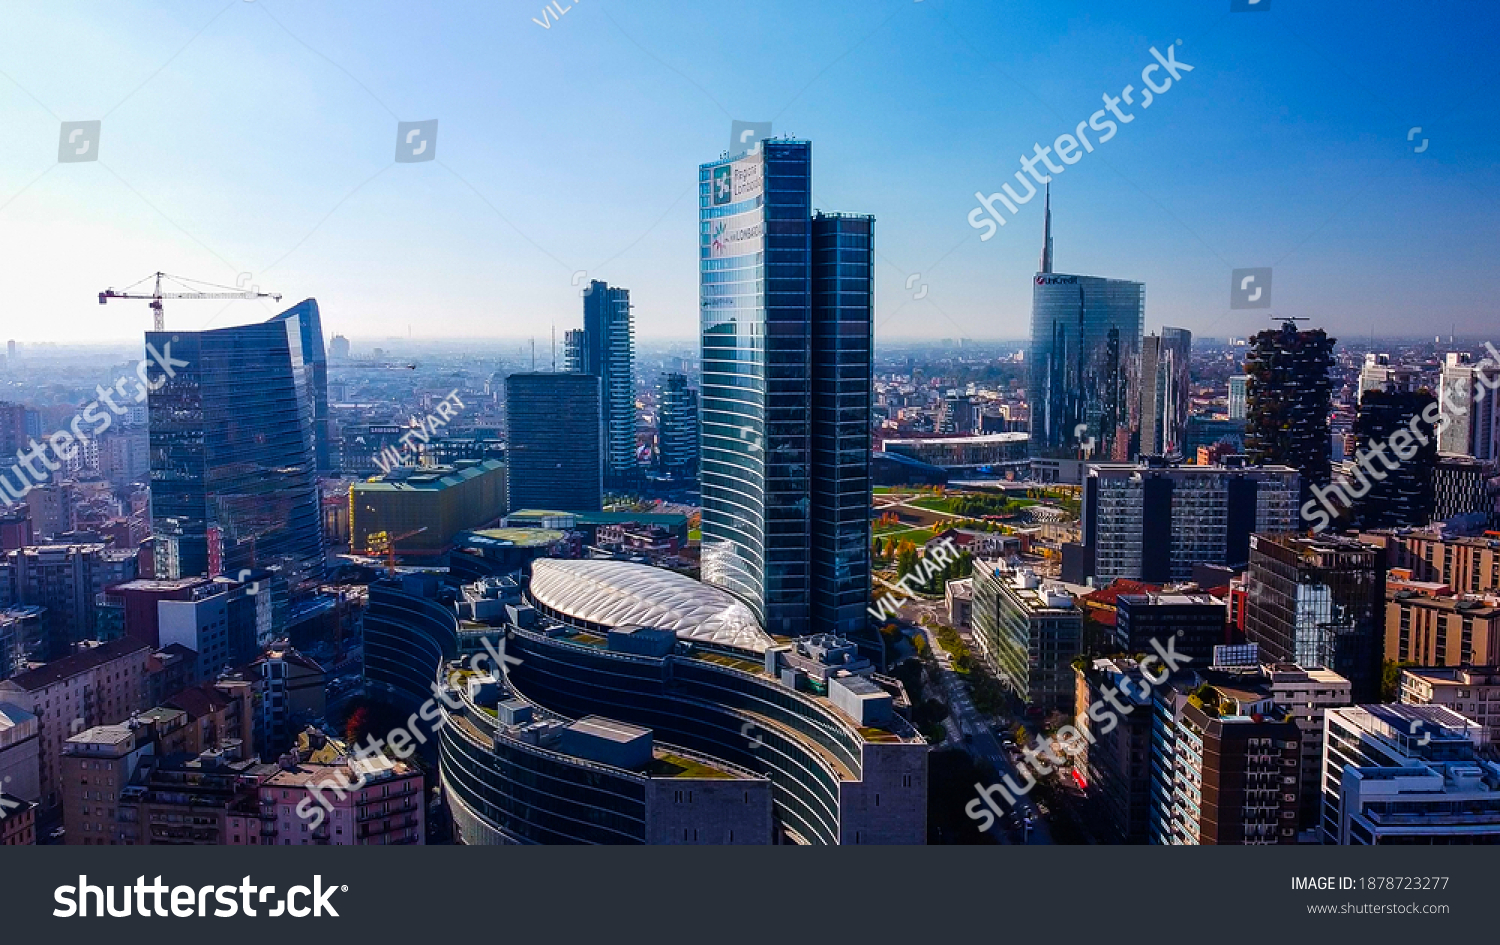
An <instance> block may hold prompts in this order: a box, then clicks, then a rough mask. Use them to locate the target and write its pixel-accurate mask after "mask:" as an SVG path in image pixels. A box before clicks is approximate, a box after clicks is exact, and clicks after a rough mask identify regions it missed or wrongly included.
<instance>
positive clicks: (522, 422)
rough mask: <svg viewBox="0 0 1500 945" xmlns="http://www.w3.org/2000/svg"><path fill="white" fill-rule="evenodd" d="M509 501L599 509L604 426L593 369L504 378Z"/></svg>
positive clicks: (515, 507) (515, 505)
mask: <svg viewBox="0 0 1500 945" xmlns="http://www.w3.org/2000/svg"><path fill="white" fill-rule="evenodd" d="M505 423H506V432H507V436H506V451H507V452H506V464H507V465H508V466H509V469H508V470H507V471H506V491H507V497H506V498H507V502H506V507H507V508H508V509H509V510H510V511H512V512H516V511H520V510H522V509H552V510H557V511H560V512H597V511H599V507H600V499H601V496H602V491H603V489H602V482H601V473H602V467H603V463H602V458H603V448H604V426H603V422H602V418H601V410H600V384H599V378H598V377H596V376H595V375H593V374H567V373H562V374H547V373H541V372H535V373H524V374H512V375H511V376H510V377H507V378H506V379H505Z"/></svg>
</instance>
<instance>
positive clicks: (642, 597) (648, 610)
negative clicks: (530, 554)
mask: <svg viewBox="0 0 1500 945" xmlns="http://www.w3.org/2000/svg"><path fill="white" fill-rule="evenodd" d="M531 568H532V570H531V596H532V599H533V600H535V601H536V603H537V604H539V605H541V606H542V607H545V608H546V609H548V610H552V611H555V612H557V613H559V614H562V615H564V616H566V617H572V618H575V619H577V620H583V621H588V622H589V623H592V624H598V625H600V626H603V627H608V628H614V627H636V626H638V627H655V628H657V629H661V630H671V631H673V632H674V633H676V634H677V636H678V638H679V639H682V640H689V641H693V642H697V643H718V644H723V645H725V646H734V647H740V648H742V649H747V650H754V651H756V652H760V653H763V652H765V649H766V647H768V646H771V645H773V644H774V643H775V642H776V641H775V640H773V639H771V637H770V636H769V635H768V634H767V633H766V632H765V631H764V630H762V629H761V626H760V623H759V622H758V621H757V620H756V619H755V614H754V613H752V612H751V610H750V608H749V607H746V606H745V605H744V604H743V603H741V602H740V601H739V599H738V598H736V597H735V596H734V595H732V594H730V593H728V592H726V591H722V590H720V589H719V588H717V587H711V586H709V585H707V584H704V583H702V582H701V581H695V580H693V579H692V578H690V577H688V576H686V575H683V574H678V573H677V572H675V571H667V570H665V569H662V568H653V567H651V566H649V565H644V564H633V563H631V562H629V561H566V560H560V559H557V558H539V559H537V560H536V561H535V562H533V563H532V566H531Z"/></svg>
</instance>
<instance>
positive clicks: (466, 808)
mask: <svg viewBox="0 0 1500 945" xmlns="http://www.w3.org/2000/svg"><path fill="white" fill-rule="evenodd" d="M537 565H538V573H537V575H536V576H534V578H533V580H536V579H537V578H538V577H540V578H541V579H542V580H543V582H544V584H543V585H542V586H541V590H540V591H539V592H535V593H529V596H528V598H527V599H528V601H529V602H530V604H531V605H532V606H533V607H534V608H535V609H534V610H533V609H532V608H530V607H520V608H512V609H511V611H510V615H509V617H507V618H505V619H497V620H494V621H489V623H490V624H491V625H490V626H489V627H487V628H482V627H481V626H480V625H479V624H477V623H474V622H471V621H463V620H461V617H460V614H463V613H468V612H470V610H471V608H472V601H471V600H470V597H471V596H472V592H473V591H474V590H475V589H474V588H461V587H455V586H451V585H446V584H445V583H444V582H443V581H442V580H440V579H441V577H442V576H440V575H431V574H424V575H407V576H404V577H403V579H402V581H400V582H396V581H383V582H380V583H379V584H376V585H373V586H372V587H371V594H370V607H369V611H368V613H367V616H366V620H365V647H366V652H367V656H366V678H367V681H368V682H369V683H370V684H371V691H372V692H383V693H385V694H386V695H387V697H388V698H390V699H391V701H393V702H394V703H396V704H398V705H400V706H401V708H402V709H403V711H420V710H419V709H418V705H419V704H420V703H421V702H425V701H428V700H433V701H434V702H435V704H436V711H435V713H431V714H435V715H436V717H437V718H438V721H437V723H436V727H437V729H438V734H437V738H438V752H439V770H440V779H441V784H442V787H443V791H444V796H445V797H446V799H447V800H448V803H449V807H450V810H451V812H452V815H453V820H454V825H455V833H456V839H458V840H459V841H460V842H463V843H695V842H696V843H771V842H778V841H780V842H795V843H811V844H835V843H848V844H854V843H863V844H868V843H924V842H925V840H926V807H927V800H926V792H927V783H926V782H927V751H928V748H927V744H926V743H925V742H924V741H923V740H922V738H921V736H920V735H918V734H917V733H916V731H915V730H914V729H912V727H911V726H910V724H909V723H907V722H906V721H905V720H904V719H903V718H901V717H900V716H899V715H892V714H890V713H889V712H882V711H879V710H880V709H882V708H888V707H889V704H890V694H889V693H888V692H886V691H885V690H883V689H881V688H880V687H879V686H876V685H875V684H874V683H873V682H870V681H869V679H868V677H865V676H849V677H848V678H835V677H836V676H837V675H838V674H837V673H835V672H833V671H832V670H831V669H830V668H829V666H828V665H824V664H821V663H818V662H817V661H816V660H813V659H810V658H808V657H806V656H799V655H797V653H798V652H800V651H794V648H793V647H792V646H789V645H786V644H778V643H776V642H775V641H773V640H770V639H769V638H761V639H754V640H750V641H749V643H750V644H751V645H750V646H743V645H729V644H725V643H720V642H714V641H715V640H716V639H725V638H724V637H723V636H722V634H721V632H720V631H719V630H714V629H713V626H714V625H713V622H712V620H711V619H710V620H708V621H706V623H707V624H709V629H708V630H706V631H703V632H699V630H698V628H697V627H695V626H694V625H693V624H692V618H696V617H699V616H702V615H703V614H704V612H705V611H704V608H705V607H706V606H709V605H711V604H712V603H713V602H714V601H715V600H718V599H729V595H728V594H726V593H724V592H722V591H718V590H716V589H714V588H708V587H703V586H701V585H700V586H699V587H700V593H699V594H697V595H693V594H687V593H685V589H683V588H674V589H673V590H674V594H672V595H669V597H668V599H667V602H666V603H665V604H661V605H650V614H649V616H651V617H652V618H653V624H658V623H665V624H675V625H679V626H678V629H676V630H675V632H673V631H668V630H663V629H640V627H639V624H638V623H637V618H638V617H640V616H641V615H642V614H643V613H645V612H646V611H644V610H642V608H645V607H647V606H648V603H647V602H645V601H644V599H642V598H640V597H638V596H636V597H632V596H631V595H630V594H629V593H628V590H629V589H631V588H640V587H643V586H646V587H649V586H653V585H652V584H651V581H650V579H651V578H652V577H653V576H655V575H656V574H658V573H659V572H658V571H657V569H653V568H650V567H647V566H645V565H624V567H625V568H627V569H630V570H631V573H625V572H621V571H618V569H617V570H614V571H608V572H600V571H599V570H598V568H597V566H599V565H617V566H618V565H621V563H620V562H604V561H551V560H546V559H543V560H541V561H538V562H537ZM548 567H557V568H560V569H561V571H560V575H561V576H564V577H566V576H572V577H573V578H575V579H576V581H577V584H578V588H577V589H575V590H569V589H567V588H566V587H563V586H562V585H557V586H548V585H546V584H545V580H546V578H547V577H548V575H547V571H548ZM573 572H576V573H573ZM557 576H558V575H553V577H557ZM672 577H674V578H680V576H678V575H672ZM681 580H684V581H686V580H687V579H685V578H683V579H681ZM611 593H614V594H616V595H617V596H618V598H619V601H620V603H619V605H618V606H610V603H609V601H608V600H607V599H606V598H607V597H608V595H610V594H611ZM734 607H737V608H739V609H740V610H741V611H743V610H744V608H743V605H741V604H739V603H738V602H735V603H734ZM709 616H710V617H712V615H711V614H710V615H709ZM731 616H732V614H731ZM508 620H509V621H515V622H510V623H507V621H508ZM502 624H504V625H502ZM517 624H524V626H522V625H517ZM476 632H482V633H483V634H484V635H486V636H487V637H488V638H489V646H491V647H497V646H498V645H499V641H500V640H501V639H503V640H504V650H503V653H504V660H503V662H504V663H505V666H504V667H503V672H502V673H501V674H499V678H494V677H493V676H489V675H487V674H488V673H490V672H491V671H493V669H494V667H493V663H492V660H490V661H488V662H487V661H486V660H487V659H488V657H483V656H482V657H480V660H481V662H480V664H479V665H478V666H477V668H478V669H481V670H483V671H484V672H483V673H481V674H476V673H475V672H474V669H475V668H476V666H475V665H474V664H473V663H471V662H470V661H464V662H463V663H462V664H460V663H458V662H455V661H454V660H455V654H458V653H461V652H464V651H466V650H467V651H469V652H476V651H477V652H480V653H483V652H484V650H481V649H480V648H479V647H478V646H469V645H466V644H465V643H464V641H463V639H462V638H464V637H467V636H472V635H474V634H475V633H476ZM739 642H741V643H743V642H745V641H744V640H740V641H739ZM851 649H852V648H851ZM490 655H491V656H492V655H493V654H490ZM865 665H866V666H868V663H866V664H865ZM772 667H774V668H772ZM435 682H436V683H437V685H436V686H435V685H434V683H435ZM861 699H863V700H866V701H865V702H860V701H859V700H861ZM868 706H873V707H874V708H868ZM428 708H429V709H430V707H428ZM423 717H424V718H425V716H423Z"/></svg>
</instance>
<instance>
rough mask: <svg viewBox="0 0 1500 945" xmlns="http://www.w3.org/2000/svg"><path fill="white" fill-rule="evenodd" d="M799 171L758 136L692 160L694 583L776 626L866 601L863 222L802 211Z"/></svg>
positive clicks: (805, 188) (827, 616)
mask: <svg viewBox="0 0 1500 945" xmlns="http://www.w3.org/2000/svg"><path fill="white" fill-rule="evenodd" d="M811 165H812V145H811V143H809V142H806V141H790V140H774V141H773V140H768V141H762V142H761V147H760V149H759V150H757V151H756V152H755V153H751V154H744V155H739V156H736V157H733V158H729V159H725V160H721V161H717V162H714V163H711V164H705V165H703V166H702V167H700V168H699V201H700V203H699V206H700V241H701V243H700V245H701V252H700V258H701V297H700V307H701V313H702V329H703V334H702V342H703V391H702V398H701V403H702V456H701V469H700V481H701V485H702V494H703V579H704V580H705V581H706V582H708V583H710V584H715V585H717V586H719V587H723V588H725V589H726V590H729V591H731V592H733V593H735V594H736V595H738V596H739V597H741V598H742V599H744V600H745V601H746V602H747V603H748V604H749V605H750V606H751V608H752V609H754V610H755V612H756V615H757V616H758V617H760V618H761V620H762V621H763V622H764V623H765V626H766V629H768V630H770V631H771V632H772V633H779V634H789V635H796V634H802V633H806V632H809V631H810V630H828V631H840V630H841V631H843V632H850V631H853V630H856V629H860V628H862V627H863V626H864V625H865V623H867V621H865V620H864V618H863V616H862V615H861V616H860V617H858V618H857V619H856V618H855V617H854V616H853V615H854V604H855V603H856V602H857V603H858V609H859V610H860V611H861V612H862V611H863V608H864V607H865V605H866V603H867V601H868V596H869V561H868V555H869V522H868V511H867V507H868V502H869V467H868V463H869V449H870V440H869V426H868V425H869V409H870V404H869V398H870V386H871V380H870V377H871V361H870V347H871V344H870V340H871V336H872V333H873V327H872V326H873V317H872V314H873V309H872V304H873V293H872V290H871V285H870V279H871V271H872V269H873V258H872V257H873V249H872V243H871V238H872V231H873V220H872V219H871V218H870V217H864V216H822V215H819V216H817V217H814V216H813V215H812V211H811V196H812V194H811ZM815 247H816V249H815ZM856 414H859V416H858V419H855V416H856ZM815 444H816V449H817V451H818V452H817V453H816V455H815V453H814V449H815ZM815 480H816V481H817V483H818V484H817V486H816V487H815V486H814V482H815ZM856 490H858V491H859V492H860V496H859V500H858V502H859V506H860V513H859V515H858V516H851V515H850V512H849V507H850V506H849V503H850V502H851V501H852V499H851V498H850V497H851V496H852V495H853V494H854V492H855V491H856ZM855 519H857V521H856V520H855ZM815 598H816V600H815Z"/></svg>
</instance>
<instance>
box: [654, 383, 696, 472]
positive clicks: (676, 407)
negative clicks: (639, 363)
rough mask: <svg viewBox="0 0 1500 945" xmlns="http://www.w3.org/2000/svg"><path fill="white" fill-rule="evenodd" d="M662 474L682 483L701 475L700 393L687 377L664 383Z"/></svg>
mask: <svg viewBox="0 0 1500 945" xmlns="http://www.w3.org/2000/svg"><path fill="white" fill-rule="evenodd" d="M659 435H660V443H659V448H660V455H661V471H662V472H663V473H665V474H666V475H669V476H673V477H676V478H679V479H693V478H696V477H697V475H698V392H697V391H695V390H693V389H692V388H691V387H688V380H687V375H685V374H676V373H673V374H668V375H667V376H666V378H665V379H664V380H663V383H662V392H661V421H660V431H659Z"/></svg>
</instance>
